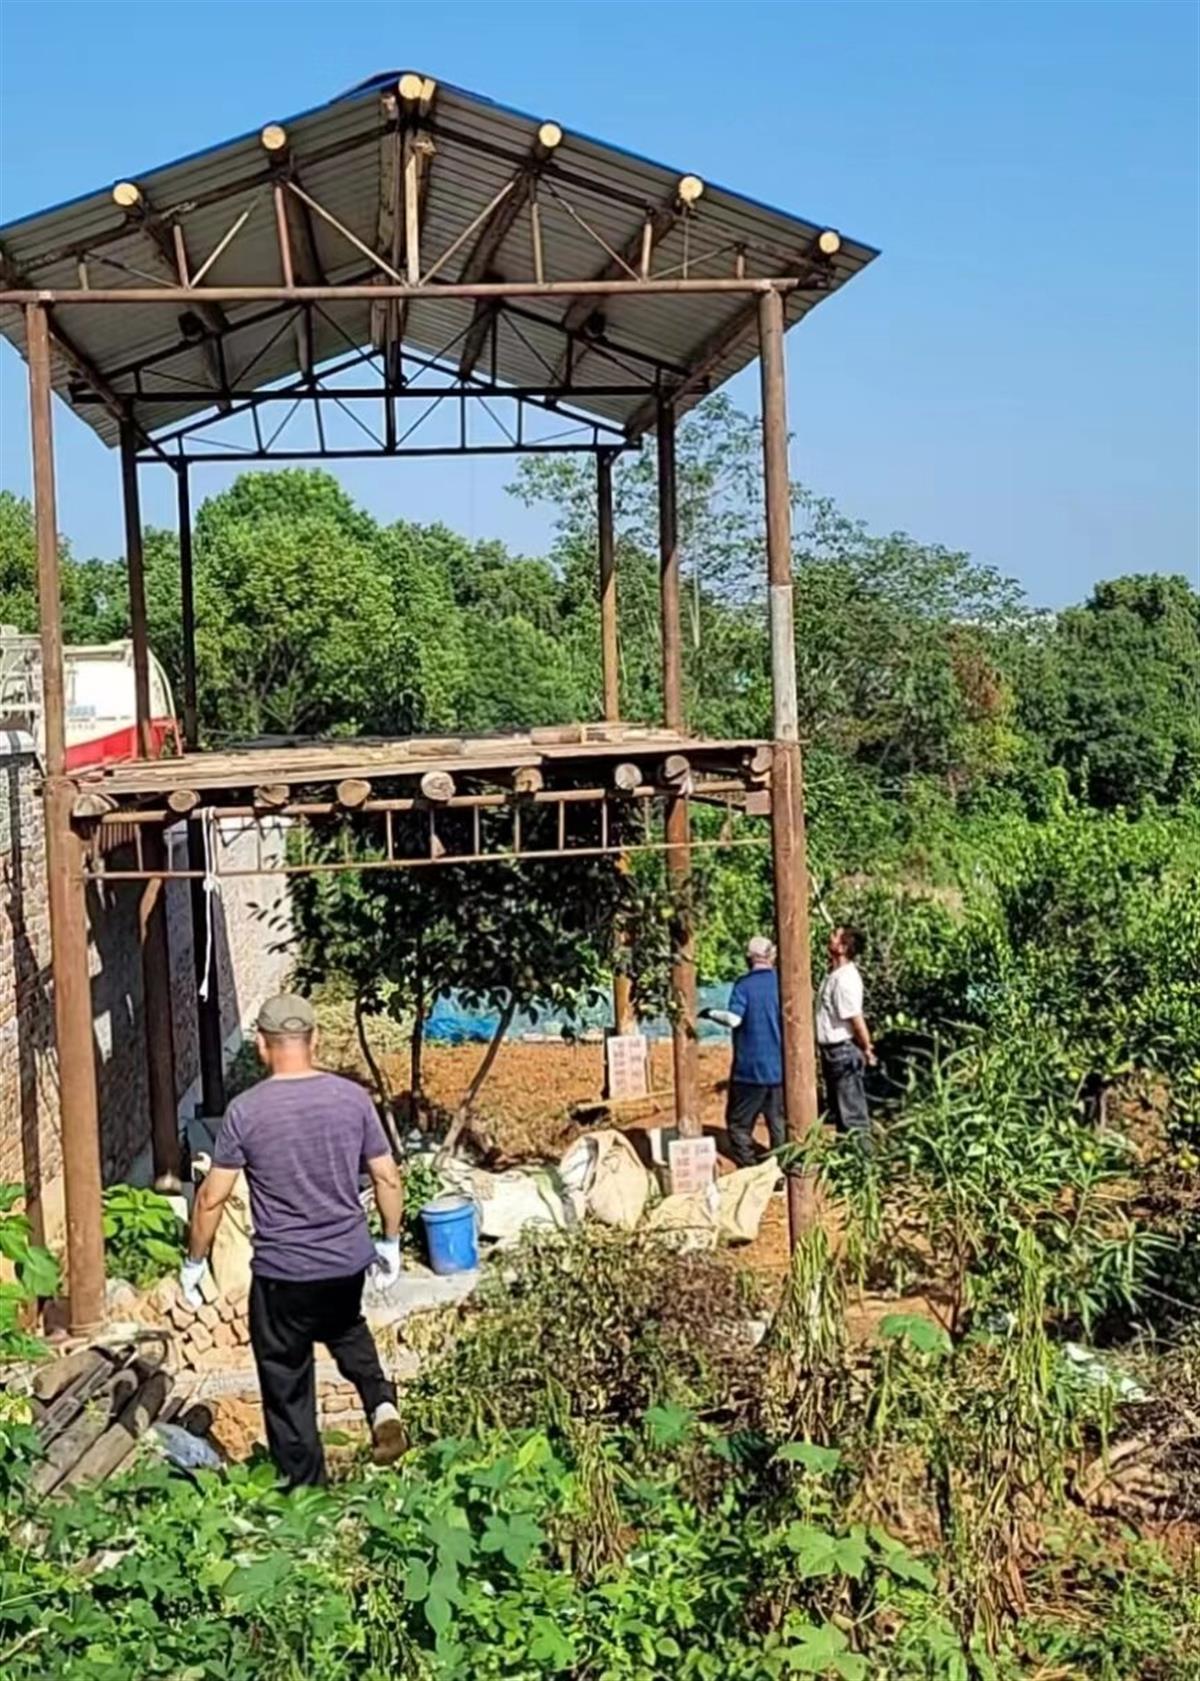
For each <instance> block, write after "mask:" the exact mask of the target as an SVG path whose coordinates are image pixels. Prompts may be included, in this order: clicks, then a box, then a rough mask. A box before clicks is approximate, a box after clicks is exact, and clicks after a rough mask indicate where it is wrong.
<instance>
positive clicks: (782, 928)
mask: <svg viewBox="0 0 1200 1681" xmlns="http://www.w3.org/2000/svg"><path fill="white" fill-rule="evenodd" d="M758 330H759V355H760V359H761V369H762V411H763V482H764V495H765V500H766V516H767V576H768V583H769V599H770V627H771V696H772V708H771V720H772V721H771V733H772V735H773V737H774V750H773V755H772V772H771V853H772V863H773V867H774V878H775V927H776V936H775V937H776V943H777V945H778V948H779V1000H780V1006H781V1011H782V1016H783V1090H784V1102H785V1105H786V1109H787V1128H788V1138H789V1139H790V1140H792V1141H794V1142H795V1143H803V1142H804V1140H805V1139H806V1138H807V1137H808V1136H809V1134H810V1133H811V1132H812V1130H813V1128H814V1127H815V1126H816V1124H817V1067H816V1044H815V1035H814V1031H813V999H812V952H811V946H810V941H809V928H808V857H807V841H806V836H805V825H804V778H803V767H802V764H801V758H800V730H799V719H798V708H797V699H796V641H795V629H794V615H793V590H792V495H791V479H790V475H789V472H788V433H787V389H786V367H785V363H784V352H783V299H782V298H781V297H780V295H779V293H778V292H775V291H771V292H764V293H763V295H762V297H761V299H760V300H759V306H758ZM815 1213H816V1209H815V1187H814V1185H813V1182H812V1177H811V1175H809V1174H793V1175H792V1176H791V1177H790V1178H789V1180H788V1224H789V1228H790V1233H791V1240H792V1246H793V1248H794V1247H795V1245H796V1243H797V1241H798V1240H799V1237H800V1234H801V1232H803V1231H804V1230H806V1229H807V1228H808V1227H809V1226H810V1225H811V1224H812V1222H813V1220H814V1218H815Z"/></svg>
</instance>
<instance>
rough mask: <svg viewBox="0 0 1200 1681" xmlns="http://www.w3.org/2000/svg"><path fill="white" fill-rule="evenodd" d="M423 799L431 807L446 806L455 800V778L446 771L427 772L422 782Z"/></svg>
mask: <svg viewBox="0 0 1200 1681" xmlns="http://www.w3.org/2000/svg"><path fill="white" fill-rule="evenodd" d="M420 788H421V798H422V799H423V800H428V801H429V802H430V804H431V805H445V804H446V802H447V800H452V799H453V798H454V778H453V777H452V776H451V775H450V772H449V771H446V770H427V771H426V772H425V774H424V775H423V776H422V778H421V782H420Z"/></svg>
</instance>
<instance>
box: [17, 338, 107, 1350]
mask: <svg viewBox="0 0 1200 1681" xmlns="http://www.w3.org/2000/svg"><path fill="white" fill-rule="evenodd" d="M25 343H26V354H27V356H28V359H29V416H30V431H31V434H32V439H33V504H34V515H35V519H36V526H37V567H38V605H39V608H40V613H41V645H42V646H41V651H42V718H43V728H44V730H45V760H46V783H45V791H44V795H43V798H44V810H45V821H46V884H47V890H48V898H49V908H50V965H51V974H52V976H53V980H54V1038H55V1045H56V1048H57V1051H58V1084H59V1118H60V1123H61V1127H62V1154H63V1182H64V1190H65V1194H66V1207H67V1290H68V1298H69V1305H70V1318H71V1328H72V1330H74V1331H77V1332H81V1333H84V1332H88V1331H91V1330H94V1329H95V1328H96V1326H98V1325H100V1324H102V1323H103V1321H104V1317H105V1295H104V1230H103V1226H102V1224H101V1179H100V1124H99V1114H98V1108H97V1100H96V1063H95V1052H94V1050H93V1046H92V990H91V982H90V979H89V976H88V945H87V908H86V902H85V899H84V883H83V870H82V857H81V847H80V843H79V839H78V837H77V836H76V834H75V832H74V830H73V829H72V827H71V805H72V801H73V798H74V789H73V786H72V784H71V783H70V782H69V781H68V780H67V778H66V776H65V769H66V756H67V742H66V707H65V698H64V684H63V636H62V601H61V598H60V592H59V568H58V522H57V511H56V507H55V496H54V427H53V417H52V414H51V391H52V385H51V370H50V332H49V323H48V321H47V319H46V312H45V310H44V309H41V308H38V307H36V306H31V307H30V308H28V309H27V310H26V312H25ZM36 1189H39V1190H40V1187H37V1188H36Z"/></svg>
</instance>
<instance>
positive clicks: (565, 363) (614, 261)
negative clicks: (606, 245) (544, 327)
mask: <svg viewBox="0 0 1200 1681" xmlns="http://www.w3.org/2000/svg"><path fill="white" fill-rule="evenodd" d="M682 213H683V201H682V200H681V199H680V196H679V191H678V189H677V188H676V189H675V191H673V192H672V193H671V196H670V198H668V199H666V200H665V201H664V202H663V203H662V204H660V205H659V206H658V208H657V210H655V209H652V208H651V207H650V206H649V205H647V207H646V218H645V221H644V222H643V223H642V225H641V227H640V228H639V229H638V231H637V232H636V233H635V234H634V235H633V236H632V237H631V238H630V239H629V240H628V241H627V242H626V245H625V249H624V250H623V251H621V252H620V253H619V254H618V257H610V258H609V260H608V261H607V262H606V263H605V264H604V266H603V268H600V269H597V271H596V276H595V278H596V280H597V281H598V282H599V281H605V280H626V279H628V277H629V270H630V269H636V270H637V271H638V272H639V273H640V274H641V275H642V276H643V277H646V276H648V275H649V272H650V260H651V256H652V254H653V252H654V248H655V246H657V245H661V244H662V242H663V240H664V239H666V237H667V235H668V234H669V233H670V231H671V229H672V228H673V227H674V226H675V223H676V222H677V221H678V220H679V217H680V216H681V215H682ZM618 258H619V260H618ZM603 302H604V299H603V296H602V295H600V294H598V293H595V292H592V293H584V294H583V295H582V296H580V297H577V298H573V299H572V300H571V302H570V304H569V305H568V307H567V309H566V312H565V313H564V315H563V318H562V321H561V322H560V323H559V325H560V326H561V327H562V330H563V332H564V333H567V334H568V335H570V336H571V337H573V336H574V335H575V334H577V333H579V332H580V331H581V330H582V328H583V326H584V323H585V322H586V321H588V320H589V319H590V317H591V316H593V315H594V314H595V312H596V311H597V310H598V309H599V308H600V307H601V305H602V304H603ZM587 351H588V346H587V345H586V344H584V345H583V346H582V347H578V348H576V349H575V350H574V351H573V350H572V346H571V344H570V343H568V344H567V347H566V349H565V350H564V351H563V354H562V356H561V357H560V359H559V363H558V366H557V367H556V368H555V370H554V383H555V384H557V385H562V384H565V383H566V382H567V370H568V368H570V369H571V372H572V373H573V372H574V371H575V369H576V368H577V367H578V365H579V363H580V361H581V360H582V359H583V357H584V356H586V355H587Z"/></svg>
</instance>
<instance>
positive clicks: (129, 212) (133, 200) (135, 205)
mask: <svg viewBox="0 0 1200 1681" xmlns="http://www.w3.org/2000/svg"><path fill="white" fill-rule="evenodd" d="M113 202H114V203H115V204H116V205H117V207H118V209H120V210H122V211H123V212H124V213H125V219H126V221H127V222H129V223H130V225H131V226H133V227H137V228H140V229H141V230H142V232H143V233H144V234H145V235H146V237H147V238H148V239H149V240H150V242H151V244H152V245H153V246H154V248H155V250H156V251H157V253H158V256H159V259H160V261H161V262H162V264H163V266H164V267H165V268H166V270H167V273H168V274H169V275H170V276H171V277H172V279H177V280H178V281H179V284H180V285H181V286H190V285H191V274H192V272H193V265H192V261H191V258H190V256H189V254H188V249H187V239H186V236H185V234H184V231H183V223H182V222H181V221H180V219H179V218H178V217H175V218H174V219H173V220H172V221H171V222H169V223H168V221H167V219H166V218H165V217H164V216H162V215H161V214H160V213H159V211H158V210H157V209H156V208H155V207H154V205H153V204H152V203H151V201H150V198H149V196H148V195H147V193H146V190H145V188H144V187H140V186H138V184H137V183H136V182H135V181H118V182H117V184H116V186H115V187H114V188H113ZM192 308H193V311H194V313H195V314H196V315H197V316H199V318H200V320H201V321H202V322H203V323H204V325H205V326H206V327H207V328H208V330H209V332H210V333H212V334H213V335H215V337H217V338H222V337H224V335H225V334H226V333H227V332H228V331H229V317H228V316H227V315H226V313H225V311H224V310H223V309H222V308H221V306H220V304H214V303H209V302H207V301H206V300H205V299H203V298H202V297H201V296H200V295H199V293H197V296H196V301H195V303H194V304H193V306H192ZM201 349H202V353H203V356H204V360H205V364H206V366H207V368H208V375H209V378H210V379H211V380H212V383H213V389H214V391H218V392H222V393H223V392H224V387H225V383H226V380H225V372H224V369H223V367H222V364H221V357H220V354H219V353H218V351H217V347H216V345H215V344H214V343H213V342H212V339H204V340H203V341H202V345H201ZM217 406H218V407H219V408H226V409H227V408H228V407H229V399H228V397H227V396H224V395H222V397H221V399H220V401H219V402H218V405H217Z"/></svg>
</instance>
